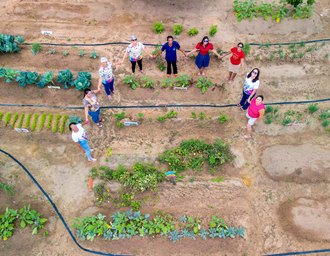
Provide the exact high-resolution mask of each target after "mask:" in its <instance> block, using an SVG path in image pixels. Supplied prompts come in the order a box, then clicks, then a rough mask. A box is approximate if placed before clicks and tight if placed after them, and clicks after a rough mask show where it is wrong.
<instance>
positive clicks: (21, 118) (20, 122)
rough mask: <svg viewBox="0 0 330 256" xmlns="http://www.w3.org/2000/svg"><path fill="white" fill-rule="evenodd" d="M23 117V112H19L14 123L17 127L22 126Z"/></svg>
mask: <svg viewBox="0 0 330 256" xmlns="http://www.w3.org/2000/svg"><path fill="white" fill-rule="evenodd" d="M24 117H25V114H24V113H21V114H20V116H19V118H18V122H17V125H16V127H17V128H22V125H23V120H24Z"/></svg>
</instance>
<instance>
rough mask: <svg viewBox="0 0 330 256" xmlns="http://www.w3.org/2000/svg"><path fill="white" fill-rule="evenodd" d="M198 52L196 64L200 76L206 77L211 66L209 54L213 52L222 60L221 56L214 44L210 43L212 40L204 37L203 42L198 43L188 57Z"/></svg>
mask: <svg viewBox="0 0 330 256" xmlns="http://www.w3.org/2000/svg"><path fill="white" fill-rule="evenodd" d="M196 51H198V55H197V57H196V61H195V64H196V66H197V68H198V70H199V72H198V73H199V75H201V76H205V70H206V68H207V67H208V66H209V63H210V54H209V52H210V51H211V52H213V53H214V54H215V55H216V56H218V58H219V59H220V55H219V54H218V53H217V51H216V50H215V49H214V47H213V44H212V43H210V39H209V38H208V37H207V36H204V37H203V39H202V41H201V42H199V43H197V45H196V47H195V49H194V50H192V51H190V52H188V53H187V56H188V55H189V54H191V53H194V52H196Z"/></svg>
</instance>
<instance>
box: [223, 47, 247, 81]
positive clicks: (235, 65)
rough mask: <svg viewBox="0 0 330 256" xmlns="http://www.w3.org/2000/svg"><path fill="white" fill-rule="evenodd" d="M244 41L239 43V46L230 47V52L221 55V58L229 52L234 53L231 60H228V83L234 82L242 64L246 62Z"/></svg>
mask: <svg viewBox="0 0 330 256" xmlns="http://www.w3.org/2000/svg"><path fill="white" fill-rule="evenodd" d="M243 47H244V45H243V43H238V44H237V47H233V48H231V49H230V51H229V52H228V53H226V54H225V55H223V56H221V57H220V60H221V59H222V58H223V57H226V56H227V55H229V54H232V55H231V57H230V60H229V62H228V71H229V76H228V80H227V81H228V83H232V82H233V81H234V79H235V77H236V75H237V73H239V71H240V69H241V66H243V64H244V58H245V54H244V51H243Z"/></svg>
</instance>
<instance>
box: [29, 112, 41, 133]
mask: <svg viewBox="0 0 330 256" xmlns="http://www.w3.org/2000/svg"><path fill="white" fill-rule="evenodd" d="M38 117H39V115H38V114H37V113H35V114H34V115H33V117H32V123H31V125H30V129H31V131H32V132H34V131H35V130H36V128H37V122H38Z"/></svg>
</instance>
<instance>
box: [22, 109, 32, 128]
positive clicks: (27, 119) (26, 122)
mask: <svg viewBox="0 0 330 256" xmlns="http://www.w3.org/2000/svg"><path fill="white" fill-rule="evenodd" d="M31 117H32V114H31V113H29V114H27V116H26V117H25V122H24V126H23V127H24V128H26V129H28V128H29V127H30V121H31Z"/></svg>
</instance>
